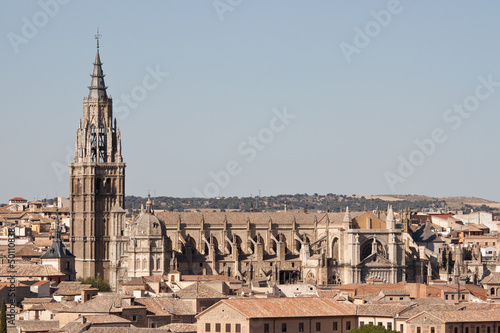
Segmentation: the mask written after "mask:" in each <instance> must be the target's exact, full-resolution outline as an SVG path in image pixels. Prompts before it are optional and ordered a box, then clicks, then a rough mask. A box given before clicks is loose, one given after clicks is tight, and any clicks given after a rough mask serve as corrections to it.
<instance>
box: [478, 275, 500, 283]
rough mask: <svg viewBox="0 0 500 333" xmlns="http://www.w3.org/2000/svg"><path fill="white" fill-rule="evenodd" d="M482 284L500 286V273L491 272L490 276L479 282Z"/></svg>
mask: <svg viewBox="0 0 500 333" xmlns="http://www.w3.org/2000/svg"><path fill="white" fill-rule="evenodd" d="M481 283H482V284H500V273H496V272H491V273H490V275H488V276H487V277H485V278H484V279H482V280H481Z"/></svg>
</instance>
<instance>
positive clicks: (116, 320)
mask: <svg viewBox="0 0 500 333" xmlns="http://www.w3.org/2000/svg"><path fill="white" fill-rule="evenodd" d="M84 317H85V319H87V322H89V323H91V324H132V321H130V320H128V319H125V318H122V317H119V316H116V315H112V314H99V315H85V316H84Z"/></svg>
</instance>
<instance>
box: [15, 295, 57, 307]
mask: <svg viewBox="0 0 500 333" xmlns="http://www.w3.org/2000/svg"><path fill="white" fill-rule="evenodd" d="M50 302H54V300H53V299H52V297H40V298H25V299H23V300H22V301H21V303H22V304H23V305H24V304H41V303H50Z"/></svg>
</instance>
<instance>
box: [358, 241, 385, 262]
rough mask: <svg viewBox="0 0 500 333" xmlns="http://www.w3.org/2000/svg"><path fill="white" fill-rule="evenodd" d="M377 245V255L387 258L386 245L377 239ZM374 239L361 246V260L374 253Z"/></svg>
mask: <svg viewBox="0 0 500 333" xmlns="http://www.w3.org/2000/svg"><path fill="white" fill-rule="evenodd" d="M375 242H376V246H377V255H379V256H381V257H383V258H387V256H386V252H385V248H384V246H383V245H382V244H381V243H380V242H379V241H375ZM372 248H373V239H369V240H367V241H366V242H364V243H363V245H362V246H361V258H360V259H361V261H363V260H365V259H366V258H367V257H368V256H369V255H371V254H372Z"/></svg>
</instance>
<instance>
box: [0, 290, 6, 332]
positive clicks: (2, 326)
mask: <svg viewBox="0 0 500 333" xmlns="http://www.w3.org/2000/svg"><path fill="white" fill-rule="evenodd" d="M0 333H7V306H6V305H5V298H2V310H1V311H0Z"/></svg>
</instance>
